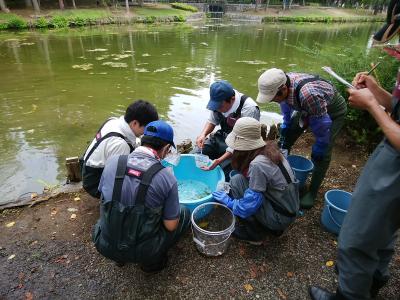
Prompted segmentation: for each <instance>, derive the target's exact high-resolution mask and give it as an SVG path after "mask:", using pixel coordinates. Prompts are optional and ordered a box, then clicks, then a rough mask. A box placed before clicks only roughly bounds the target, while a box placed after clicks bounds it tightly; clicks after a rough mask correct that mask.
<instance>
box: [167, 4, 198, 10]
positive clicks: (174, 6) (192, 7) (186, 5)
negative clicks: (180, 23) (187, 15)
mask: <svg viewBox="0 0 400 300" xmlns="http://www.w3.org/2000/svg"><path fill="white" fill-rule="evenodd" d="M171 7H172V8H176V9H181V10H187V11H191V12H197V11H198V9H197V7H194V6H191V5H189V4H185V3H177V2H175V3H171Z"/></svg>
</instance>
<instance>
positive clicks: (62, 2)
mask: <svg viewBox="0 0 400 300" xmlns="http://www.w3.org/2000/svg"><path fill="white" fill-rule="evenodd" d="M58 4H60V9H64V8H65V5H64V0H58Z"/></svg>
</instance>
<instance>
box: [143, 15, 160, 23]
mask: <svg viewBox="0 0 400 300" xmlns="http://www.w3.org/2000/svg"><path fill="white" fill-rule="evenodd" d="M156 19H157V18H156V17H155V16H146V17H145V18H144V23H146V24H153V23H154V22H155V21H156Z"/></svg>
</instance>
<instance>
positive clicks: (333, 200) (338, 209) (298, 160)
mask: <svg viewBox="0 0 400 300" xmlns="http://www.w3.org/2000/svg"><path fill="white" fill-rule="evenodd" d="M287 160H288V162H289V164H290V166H291V167H292V169H293V171H294V173H295V175H296V178H297V180H298V181H299V187H300V189H301V188H304V187H305V184H306V181H307V178H308V176H309V175H310V174H311V172H312V170H313V168H314V164H313V162H312V161H311V160H309V159H307V158H305V157H303V156H300V155H289V156H288V157H287ZM350 202H351V193H349V192H346V191H342V190H330V191H327V192H326V193H325V205H324V210H323V211H322V215H321V223H322V225H323V227H324V228H325V229H326V230H327V231H329V232H331V233H334V234H336V235H338V234H339V232H340V228H341V227H342V223H343V220H344V217H345V216H346V213H347V209H348V208H349V206H350Z"/></svg>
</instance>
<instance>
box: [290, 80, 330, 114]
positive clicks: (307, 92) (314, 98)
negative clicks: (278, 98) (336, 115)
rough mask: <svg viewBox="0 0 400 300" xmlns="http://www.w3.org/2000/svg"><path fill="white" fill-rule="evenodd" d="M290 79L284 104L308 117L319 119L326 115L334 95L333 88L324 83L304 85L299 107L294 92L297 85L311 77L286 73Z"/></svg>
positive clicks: (314, 82)
mask: <svg viewBox="0 0 400 300" xmlns="http://www.w3.org/2000/svg"><path fill="white" fill-rule="evenodd" d="M287 76H288V77H289V79H290V86H289V92H288V96H287V98H286V100H285V102H286V103H287V104H288V105H289V106H290V107H291V108H293V109H295V110H297V111H303V112H306V113H307V115H309V116H315V117H321V116H323V115H325V114H327V112H328V110H327V106H328V105H329V104H330V103H331V100H332V99H333V96H334V95H335V89H334V87H333V86H332V85H331V84H329V83H327V82H325V81H321V80H318V81H312V82H309V83H307V84H305V85H304V86H303V87H302V88H301V90H300V93H299V94H300V95H299V100H300V103H301V107H299V106H298V102H297V100H296V97H295V90H296V87H297V86H298V85H299V83H300V82H301V81H302V80H304V79H306V78H310V77H313V76H314V75H311V74H304V73H287Z"/></svg>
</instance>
